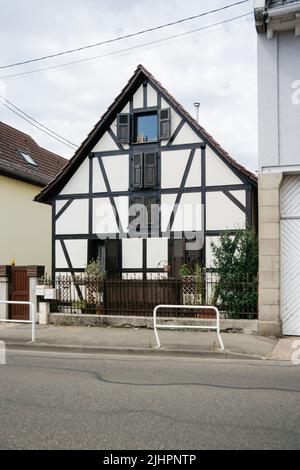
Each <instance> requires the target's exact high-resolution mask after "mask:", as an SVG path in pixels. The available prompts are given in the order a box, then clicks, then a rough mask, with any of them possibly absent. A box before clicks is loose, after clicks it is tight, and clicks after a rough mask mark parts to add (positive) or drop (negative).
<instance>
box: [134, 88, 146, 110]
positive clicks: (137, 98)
mask: <svg viewBox="0 0 300 470" xmlns="http://www.w3.org/2000/svg"><path fill="white" fill-rule="evenodd" d="M143 103H144V101H143V85H141V86H140V87H139V88H138V90H137V91H136V92H135V94H134V95H133V109H136V108H142V107H143Z"/></svg>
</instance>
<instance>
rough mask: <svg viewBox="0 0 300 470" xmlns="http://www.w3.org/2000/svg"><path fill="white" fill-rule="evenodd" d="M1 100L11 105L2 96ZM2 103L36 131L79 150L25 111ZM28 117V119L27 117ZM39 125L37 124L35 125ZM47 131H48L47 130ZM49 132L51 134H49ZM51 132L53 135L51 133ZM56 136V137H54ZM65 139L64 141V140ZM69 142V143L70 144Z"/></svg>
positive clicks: (0, 96)
mask: <svg viewBox="0 0 300 470" xmlns="http://www.w3.org/2000/svg"><path fill="white" fill-rule="evenodd" d="M0 98H1V99H3V100H5V101H6V102H8V103H10V102H9V101H8V100H6V99H5V98H4V97H3V96H2V95H0ZM0 103H1V104H2V105H3V106H5V107H6V108H8V109H9V110H10V111H12V112H13V113H15V114H16V115H17V116H19V117H20V118H22V119H24V121H26V122H28V123H29V124H31V125H32V126H33V127H35V128H36V129H38V130H39V131H41V132H44V133H45V134H47V135H48V136H49V137H52V138H53V139H55V140H57V141H58V142H60V143H61V144H64V145H66V146H67V147H69V148H71V149H72V150H74V149H75V148H77V145H76V144H74V143H73V142H70V141H68V140H67V139H65V138H64V137H62V136H60V135H59V134H57V133H56V132H54V131H52V130H51V129H49V128H48V127H46V126H44V125H43V124H41V123H40V122H39V121H36V120H35V119H33V118H31V117H30V116H29V115H28V114H26V113H24V111H22V110H20V109H19V108H17V107H16V106H14V105H13V104H11V106H9V105H8V104H6V103H4V102H3V101H0ZM13 107H14V108H16V109H19V111H20V112H18V111H16V109H14V108H13ZM21 113H22V114H21ZM25 116H27V117H25ZM35 123H37V124H38V125H37V124H35ZM46 129H47V130H46ZM48 131H49V132H48ZM50 132H51V133H50ZM53 134H55V135H53ZM56 136H59V137H56ZM62 139H63V140H62ZM68 142H69V143H68Z"/></svg>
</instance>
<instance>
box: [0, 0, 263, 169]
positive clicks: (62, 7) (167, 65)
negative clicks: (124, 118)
mask: <svg viewBox="0 0 300 470" xmlns="http://www.w3.org/2000/svg"><path fill="white" fill-rule="evenodd" d="M199 3H200V6H199ZM223 5H224V2H223V0H203V1H201V2H194V0H185V2H182V1H181V0H165V1H164V2H161V1H160V0H152V1H151V2H149V1H146V0H139V1H138V0H126V2H124V1H122V0H115V1H114V2H111V1H109V0H86V1H84V2H82V1H81V0H73V1H71V0H65V1H64V2H60V1H59V0H52V1H51V2H40V1H38V0H27V2H26V3H24V2H18V1H17V0H11V1H10V2H5V4H4V5H3V6H2V10H1V16H2V27H1V31H0V41H1V43H2V44H6V45H7V46H6V48H3V49H2V50H1V65H3V64H6V63H11V62H13V61H18V60H20V59H26V58H29V57H35V56H40V55H44V54H48V53H51V52H56V51H59V50H62V49H64V50H65V49H68V48H73V47H77V46H80V45H83V44H88V43H91V42H97V41H101V40H105V39H109V38H111V37H116V36H118V35H120V34H126V33H130V32H135V31H138V30H141V29H144V28H149V27H151V26H156V25H158V24H162V23H166V22H169V21H174V20H176V19H178V18H183V17H187V16H190V15H195V14H198V13H200V12H201V11H207V10H210V9H212V8H216V7H220V6H223ZM251 8H252V5H251V2H250V3H249V4H245V5H242V6H240V7H235V8H233V9H231V10H228V11H226V12H222V13H218V14H214V15H211V16H207V17H205V18H200V19H197V20H193V21H191V22H187V23H185V24H182V25H178V26H176V27H170V28H167V29H165V30H161V31H158V32H156V33H148V34H145V35H141V36H138V37H137V38H132V39H128V40H126V41H125V40H123V41H120V42H117V43H114V44H111V45H106V46H101V47H97V48H94V49H92V50H90V51H85V52H81V53H78V54H70V55H66V56H64V57H61V58H57V59H51V60H48V61H44V62H40V63H36V64H30V65H28V66H23V67H18V68H13V69H6V70H1V71H0V77H1V76H3V75H4V74H5V75H6V74H7V73H8V72H9V73H12V72H21V71H25V70H31V69H34V68H41V67H46V66H51V65H54V64H55V65H56V64H59V63H64V62H66V61H71V60H77V59H79V58H87V57H91V56H95V55H100V54H105V53H107V52H111V51H118V50H120V49H124V48H126V47H130V46H135V45H138V44H141V43H144V42H148V41H152V40H156V39H159V38H163V37H166V36H170V35H172V34H178V33H180V32H184V31H187V30H192V29H195V28H199V27H201V26H204V25H208V24H212V23H214V22H218V21H222V20H224V19H227V18H230V17H233V16H237V15H240V14H243V13H246V12H249V11H251ZM191 36H192V37H188V36H187V37H186V38H185V39H180V40H179V39H176V40H175V39H172V40H169V41H168V42H162V43H159V44H157V45H156V46H147V47H143V48H141V49H135V50H133V51H131V52H130V53H122V54H119V55H113V56H110V57H106V58H102V59H98V60H96V61H94V62H92V63H83V64H81V65H80V66H79V65H77V66H70V67H66V68H61V69H57V70H53V71H48V72H41V73H37V74H32V75H26V76H23V77H21V78H20V77H19V78H12V79H9V80H5V81H4V80H2V81H0V87H1V83H5V84H6V86H7V93H6V97H7V98H8V99H9V100H11V101H12V102H14V103H15V104H16V105H17V106H19V107H20V108H22V109H24V110H25V111H26V112H28V113H29V114H32V115H33V116H34V117H35V118H36V119H38V120H40V121H41V122H43V123H44V124H45V125H47V126H48V127H51V128H53V130H55V131H56V132H59V133H60V134H62V135H64V136H65V137H66V138H67V139H69V140H71V141H73V142H75V143H80V142H81V141H82V140H83V139H84V138H85V137H86V135H87V133H88V132H90V130H91V128H92V127H93V126H94V124H95V123H96V122H97V120H98V119H99V118H100V116H101V115H102V114H103V113H104V112H105V110H106V109H107V107H108V106H109V105H110V103H111V102H112V100H113V99H114V98H115V96H116V95H117V94H118V93H119V92H120V90H121V88H123V86H124V85H125V83H126V82H127V80H128V79H129V77H130V76H131V75H132V73H133V71H134V70H135V68H136V66H137V65H138V64H139V63H142V64H144V65H145V66H146V67H147V68H148V69H149V70H150V71H151V72H152V73H153V74H154V75H155V76H156V77H157V78H158V80H160V82H161V83H162V84H163V85H164V86H165V87H166V88H167V89H168V90H169V91H170V93H172V94H173V95H174V96H175V98H176V99H177V100H178V101H179V102H180V103H181V104H182V105H183V106H185V107H186V108H187V110H188V111H190V112H191V113H192V114H193V113H194V112H195V111H194V108H193V103H194V101H200V102H201V108H200V121H201V124H202V125H203V127H205V128H206V129H207V131H208V132H210V133H211V134H212V135H213V136H214V137H215V139H216V140H217V141H219V143H220V144H221V145H223V147H224V148H225V149H226V150H227V151H229V152H230V153H231V154H232V155H233V157H234V158H235V159H237V160H238V161H239V162H240V163H242V164H244V165H246V166H248V167H249V168H250V169H252V170H254V169H256V167H257V163H256V162H257V117H256V116H257V109H256V31H255V27H254V24H253V20H252V18H249V17H248V18H246V19H240V20H237V21H235V22H233V23H228V24H227V25H226V26H223V27H220V26H218V27H216V28H214V30H210V31H209V30H206V31H202V32H198V33H193V34H192V35H191ZM0 113H1V114H0V119H1V120H3V121H5V122H8V123H9V124H11V125H13V126H15V127H17V128H19V129H22V130H24V131H25V132H28V133H30V134H31V135H32V136H33V137H34V138H35V139H36V140H37V141H38V142H39V143H40V144H41V145H44V146H45V147H47V148H49V149H51V150H52V151H55V152H57V153H59V154H61V155H64V156H67V157H70V156H71V154H72V151H71V150H70V149H68V148H67V147H64V146H63V145H61V144H59V143H58V142H55V141H54V140H52V139H50V137H48V136H46V135H44V134H42V133H40V132H39V131H38V130H36V129H34V128H32V127H31V126H30V125H29V124H26V123H25V122H24V121H22V120H21V119H20V118H19V117H17V116H15V115H14V114H12V113H11V112H10V111H9V110H7V109H6V108H3V107H0Z"/></svg>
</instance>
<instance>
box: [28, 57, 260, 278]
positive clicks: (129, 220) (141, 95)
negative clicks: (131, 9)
mask: <svg viewBox="0 0 300 470" xmlns="http://www.w3.org/2000/svg"><path fill="white" fill-rule="evenodd" d="M232 138H234V130H233V132H232ZM256 195H257V181H256V177H255V175H253V174H252V173H251V172H249V171H248V170H246V169H245V168H244V167H243V166H241V165H240V164H238V163H237V162H236V161H235V160H233V159H232V158H231V157H230V156H229V155H228V153H227V152H225V151H224V150H223V149H222V148H221V146H220V145H218V144H217V142H216V141H215V140H214V139H213V138H212V137H211V136H210V135H209V134H208V133H207V132H206V131H205V130H204V129H203V127H201V126H200V125H199V124H198V122H197V121H196V120H195V119H193V118H192V116H191V115H190V114H188V113H187V112H186V111H185V110H184V108H183V107H182V106H181V105H180V104H179V103H178V102H177V101H176V100H175V99H174V98H173V97H172V96H171V95H170V93H168V91H167V90H165V89H164V88H163V87H162V85H161V84H160V83H159V82H158V81H157V80H156V79H155V78H154V77H153V76H152V75H151V74H150V73H149V72H148V71H147V70H146V69H145V68H144V67H143V66H142V65H139V66H138V68H137V69H136V71H135V73H134V75H133V76H132V77H131V79H130V80H129V82H128V83H127V85H126V86H125V88H124V89H123V90H122V92H121V93H120V94H119V95H118V97H117V98H116V99H115V100H114V102H113V103H112V105H111V106H110V107H109V108H108V110H107V111H106V112H105V114H104V115H103V116H102V118H101V119H100V121H99V122H98V123H97V124H96V126H95V127H94V129H93V130H92V131H91V132H90V134H89V135H88V137H87V138H86V140H85V141H84V142H83V143H82V145H81V146H80V148H79V149H78V150H77V152H76V153H75V155H74V156H73V158H72V159H71V160H70V162H69V164H68V165H67V166H66V167H65V168H64V169H63V170H62V171H61V173H60V174H59V175H58V176H57V177H56V178H55V179H54V180H53V181H52V182H51V183H50V184H49V185H48V186H47V187H46V188H45V189H44V190H43V191H42V192H41V193H40V194H39V195H38V196H37V198H36V201H38V202H42V203H47V204H52V208H53V209H52V211H53V212H52V214H53V215H52V220H53V224H52V228H53V243H52V250H53V274H54V273H66V272H70V273H76V272H80V271H83V270H84V269H85V267H86V265H87V263H88V262H89V260H91V259H96V258H99V259H100V261H101V266H102V268H103V269H104V270H105V271H106V272H107V274H108V275H109V276H115V275H120V276H122V277H130V276H131V275H134V276H135V277H140V278H144V279H147V278H149V277H151V276H154V277H155V275H156V274H157V273H162V272H164V271H166V265H168V270H169V271H170V272H169V274H168V275H170V276H173V277H176V276H178V275H179V269H180V266H181V265H182V263H185V262H187V263H190V262H193V261H195V260H198V261H199V262H201V264H202V266H206V267H209V266H210V265H211V263H212V258H211V247H210V243H211V241H212V240H217V238H218V237H219V236H220V234H221V233H222V231H224V230H226V229H230V230H235V229H237V228H240V227H245V226H246V225H247V224H249V225H253V224H254V225H255V224H256V206H257V201H256ZM143 208H145V209H143ZM165 275H167V274H165Z"/></svg>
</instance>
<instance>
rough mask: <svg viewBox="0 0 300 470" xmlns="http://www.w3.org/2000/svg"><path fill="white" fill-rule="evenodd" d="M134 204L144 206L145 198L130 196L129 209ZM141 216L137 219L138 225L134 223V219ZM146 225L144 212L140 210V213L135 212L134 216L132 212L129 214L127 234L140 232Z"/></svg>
mask: <svg viewBox="0 0 300 470" xmlns="http://www.w3.org/2000/svg"><path fill="white" fill-rule="evenodd" d="M135 204H139V205H141V206H143V208H144V205H145V198H144V196H131V197H130V199H129V207H130V208H131V207H132V206H134V205H135ZM140 215H141V216H142V217H140V218H139V221H140V223H137V222H136V218H137V217H139V216H140ZM145 224H146V216H145V212H144V210H143V209H142V211H141V213H140V212H139V211H137V212H135V213H134V214H133V213H132V212H130V213H129V234H131V233H132V232H135V231H136V230H138V231H140V230H141V229H143V228H145Z"/></svg>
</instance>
